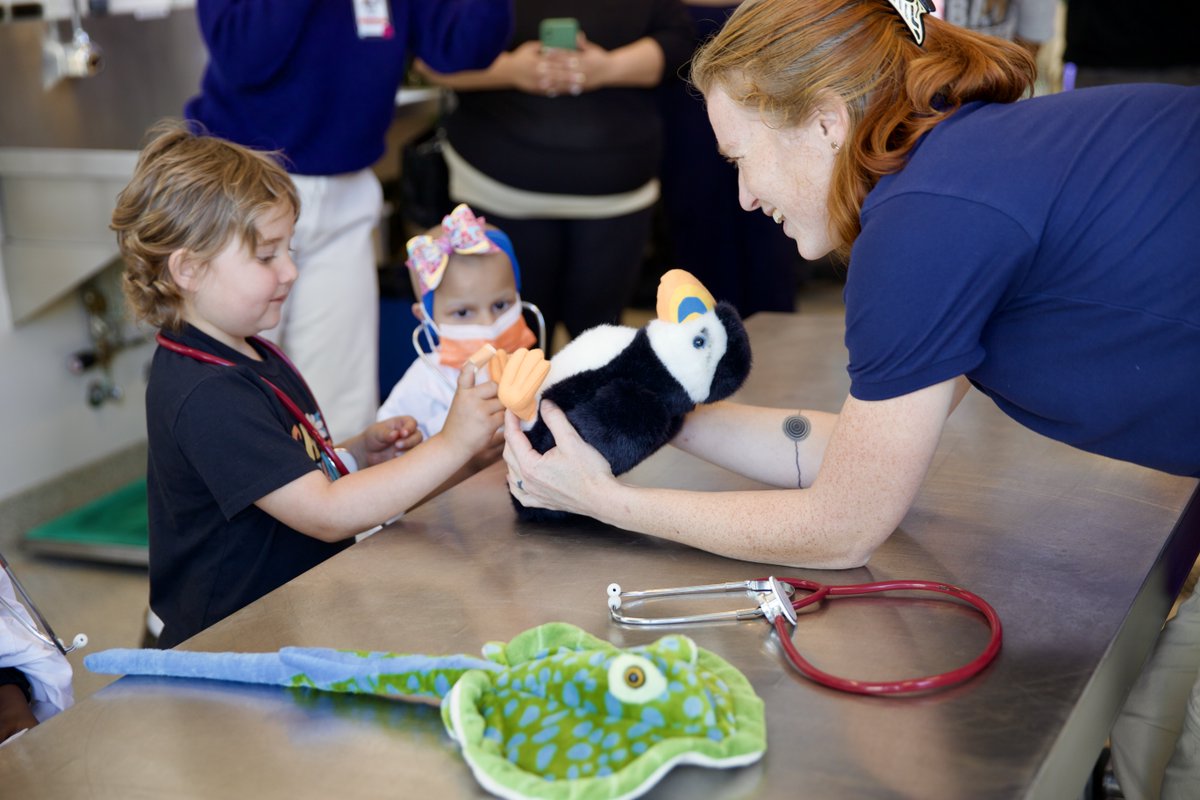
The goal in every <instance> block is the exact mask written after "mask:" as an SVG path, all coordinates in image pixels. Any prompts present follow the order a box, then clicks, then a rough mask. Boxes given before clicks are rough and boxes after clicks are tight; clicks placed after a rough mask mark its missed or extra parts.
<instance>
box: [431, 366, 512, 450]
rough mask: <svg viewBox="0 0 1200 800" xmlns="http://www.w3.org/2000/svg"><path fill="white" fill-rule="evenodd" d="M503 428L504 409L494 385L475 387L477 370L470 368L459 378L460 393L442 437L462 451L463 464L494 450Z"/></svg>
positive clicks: (456, 397)
mask: <svg viewBox="0 0 1200 800" xmlns="http://www.w3.org/2000/svg"><path fill="white" fill-rule="evenodd" d="M503 425H504V406H503V405H501V404H500V399H499V398H498V397H497V396H496V384H495V383H493V382H492V381H487V382H485V383H481V384H479V385H478V386H476V385H475V368H474V367H473V366H471V365H470V364H467V365H466V366H464V367H463V369H462V372H460V373H459V374H458V389H457V390H456V391H455V392H454V400H453V401H452V402H451V403H450V412H449V414H447V416H446V424H445V425H444V426H443V427H442V433H441V434H440V435H442V436H444V437H446V439H448V440H449V441H451V442H453V443H454V444H455V445H457V446H459V447H460V448H461V449H462V450H463V462H464V463H466V461H467V459H469V458H472V457H474V456H475V455H476V454H480V455H482V453H480V451H481V450H484V449H485V448H490V447H494V446H495V439H496V431H498V430H500V429H501V427H502V426H503Z"/></svg>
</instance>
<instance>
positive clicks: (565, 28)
mask: <svg viewBox="0 0 1200 800" xmlns="http://www.w3.org/2000/svg"><path fill="white" fill-rule="evenodd" d="M578 33H579V20H577V19H575V18H574V17H547V18H546V19H544V20H542V22H541V25H539V26H538V38H539V39H540V40H541V42H542V47H557V48H559V49H561V50H574V49H575V37H576V35H577V34H578Z"/></svg>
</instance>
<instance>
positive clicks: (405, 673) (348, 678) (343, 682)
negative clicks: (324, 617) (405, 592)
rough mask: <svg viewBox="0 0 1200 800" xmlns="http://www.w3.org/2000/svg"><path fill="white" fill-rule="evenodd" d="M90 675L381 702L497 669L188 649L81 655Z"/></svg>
mask: <svg viewBox="0 0 1200 800" xmlns="http://www.w3.org/2000/svg"><path fill="white" fill-rule="evenodd" d="M83 664H84V666H85V667H87V668H88V669H89V670H91V671H92V672H99V673H106V674H118V675H159V676H166V677H175V678H201V679H205V680H222V681H236V682H239V683H259V684H268V685H272V686H306V687H311V688H314V689H321V690H323V691H330V692H350V693H356V694H376V695H383V696H386V697H405V698H433V699H440V698H442V697H445V696H446V693H447V692H449V690H450V687H451V686H452V685H453V684H454V682H455V681H457V680H458V678H459V676H461V675H462V673H464V672H466V671H468V670H472V669H483V670H488V671H495V670H498V669H500V667H499V666H498V665H497V664H495V663H493V662H491V661H484V660H483V659H479V658H471V657H469V656H422V655H396V654H394V653H368V652H360V651H352V650H333V649H329V648H323V647H285V648H283V649H282V650H280V651H279V652H277V653H201V652H193V651H188V650H127V649H115V650H104V651H101V652H99V653H92V654H90V655H88V656H85V657H84V659H83Z"/></svg>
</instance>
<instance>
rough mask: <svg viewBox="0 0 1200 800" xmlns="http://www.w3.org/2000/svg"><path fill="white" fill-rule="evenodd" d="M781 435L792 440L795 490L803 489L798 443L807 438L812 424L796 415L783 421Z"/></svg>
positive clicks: (801, 416)
mask: <svg viewBox="0 0 1200 800" xmlns="http://www.w3.org/2000/svg"><path fill="white" fill-rule="evenodd" d="M783 433H784V435H785V436H787V437H788V438H789V439H791V440H792V444H793V445H794V446H795V448H796V488H799V489H802V488H804V482H803V476H802V475H801V474H800V442H802V441H804V440H805V439H807V438H808V435H809V434H810V433H812V423H811V422H809V421H808V417H806V416H804V415H803V414H800V413H796V414H792V415H791V416H790V417H788V418H787V419H785V420H784V421H783Z"/></svg>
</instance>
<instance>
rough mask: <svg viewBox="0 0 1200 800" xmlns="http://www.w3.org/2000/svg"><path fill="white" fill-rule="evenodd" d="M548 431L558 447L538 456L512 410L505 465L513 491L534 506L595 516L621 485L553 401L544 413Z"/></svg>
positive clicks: (506, 431)
mask: <svg viewBox="0 0 1200 800" xmlns="http://www.w3.org/2000/svg"><path fill="white" fill-rule="evenodd" d="M540 413H541V416H542V419H543V420H544V421H545V423H546V427H548V428H549V429H550V432H551V433H552V434H554V442H555V444H554V447H552V448H550V449H549V450H547V451H546V452H545V453H538V452H537V451H536V450H534V449H533V445H531V444H530V443H529V439H527V438H526V436H525V434H524V433H523V432H522V431H521V425H520V422H521V421H520V420H519V419H518V418H517V415H516V414H513V413H512V412H509V413H508V414H506V415H505V417H504V440H505V447H504V461H505V463H506V464H507V465H508V488H509V491H511V492H512V493H513V496H515V497H516V498H517V499H518V500H520V501H521V503H522V504H523V505H525V506H528V507H531V508H550V509H555V510H559V511H570V512H572V513H575V514H586V515H588V516H595V511H594V510H595V509H597V508H598V507H599V506H598V504H599V503H600V502H602V501H603V498H605V497H606V496H608V497H611V495H612V492H611V487H612V485H613V484H615V483H616V482H617V480H616V478H614V477H613V474H612V468H611V467H609V465H608V461H606V460H605V458H604V456H602V455H600V453H599V451H597V450H596V449H595V448H594V447H592V446H591V445H590V444H588V443H587V442H585V441H584V440H583V439H582V438H580V436H579V434H578V433H576V432H575V428H573V427H572V426H571V423H570V422H569V421H568V420H567V416H566V414H564V413H563V412H562V409H560V408H559V407H558V406H556V405H554V404H553V403H550V402H549V401H545V400H543V401H542V404H541V410H540Z"/></svg>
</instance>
